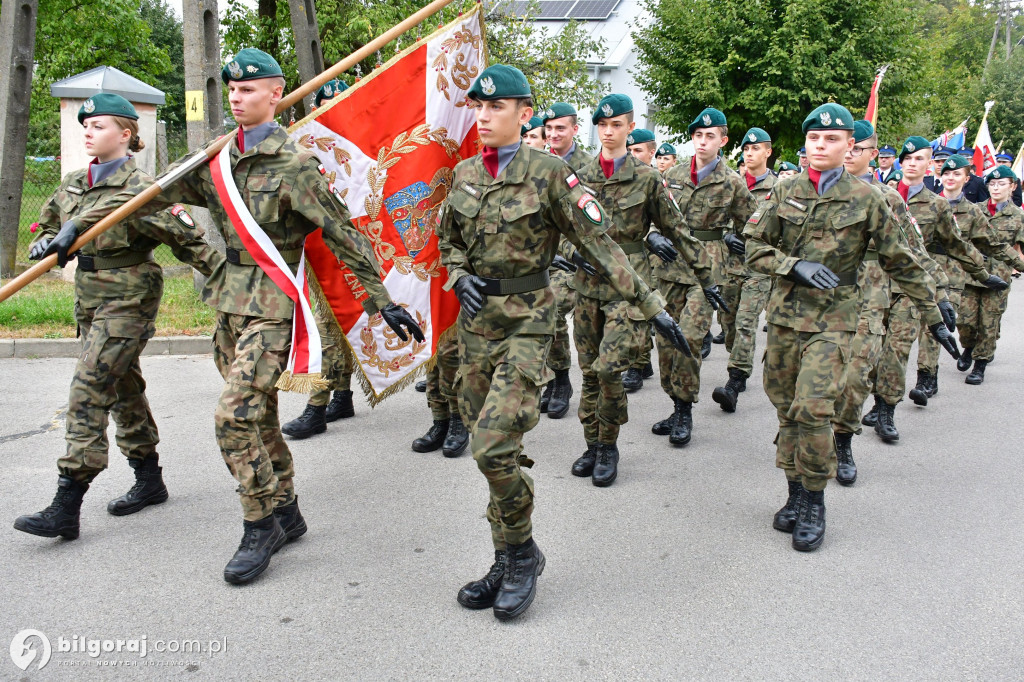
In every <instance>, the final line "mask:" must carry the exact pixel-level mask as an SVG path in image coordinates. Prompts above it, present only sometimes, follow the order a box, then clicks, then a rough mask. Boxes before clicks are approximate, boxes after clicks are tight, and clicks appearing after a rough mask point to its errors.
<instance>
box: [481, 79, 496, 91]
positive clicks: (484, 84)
mask: <svg viewBox="0 0 1024 682" xmlns="http://www.w3.org/2000/svg"><path fill="white" fill-rule="evenodd" d="M480 89H481V90H483V91H484V94H485V95H493V94H494V91H495V90H496V89H497V88H496V87H495V86H494V79H492V78H491V77H490V76H488V77H487V78H484V79H483V80H482V81H480Z"/></svg>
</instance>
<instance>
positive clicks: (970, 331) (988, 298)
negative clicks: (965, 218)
mask: <svg viewBox="0 0 1024 682" xmlns="http://www.w3.org/2000/svg"><path fill="white" fill-rule="evenodd" d="M970 239H971V241H972V243H973V244H974V245H975V246H976V247H977V248H978V250H979V251H981V253H982V254H983V255H984V257H985V259H986V262H987V263H988V265H989V266H990V267H991V268H992V273H993V274H995V275H999V277H1001V278H1002V279H1003V280H1004V281H1006V282H1009V281H1011V279H1010V276H1011V274H1012V273H1013V270H1014V268H1016V269H1017V270H1021V271H1024V262H1022V260H1021V257H1020V254H1019V253H1017V250H1016V249H1014V248H1013V247H1014V246H1015V245H1018V244H1022V245H1024V211H1021V209H1020V208H1018V207H1017V206H1014V205H1013V202H1012V201H1007V202H1006V203H1005V205H1003V206H1002V207H1001V208H1000V209H999V210H998V211H996V213H995V215H993V216H991V217H990V218H989V219H988V229H981V225H980V224H979V225H977V231H972V232H971V233H970ZM967 285H968V286H967V288H966V289H965V290H964V297H963V301H962V303H961V309H962V315H961V317H960V323H959V329H960V340H961V343H962V344H963V346H964V348H973V350H972V355H973V357H974V359H975V360H976V361H977V360H981V361H984V362H988V361H990V360H991V359H992V358H993V357H994V356H995V352H996V340H997V339H998V338H999V325H1000V322H1001V320H1002V317H1003V313H1005V312H1006V303H1007V300H1008V298H1009V294H1010V290H1009V289H1004V290H1003V291H992V290H991V289H986V288H982V287H981V286H980V285H977V284H975V283H974V282H968V283H967Z"/></svg>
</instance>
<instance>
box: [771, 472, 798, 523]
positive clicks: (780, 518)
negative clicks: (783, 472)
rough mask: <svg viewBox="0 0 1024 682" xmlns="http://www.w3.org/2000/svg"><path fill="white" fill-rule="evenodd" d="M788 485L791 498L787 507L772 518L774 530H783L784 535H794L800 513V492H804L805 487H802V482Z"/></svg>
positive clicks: (789, 482) (790, 482)
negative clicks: (794, 527)
mask: <svg viewBox="0 0 1024 682" xmlns="http://www.w3.org/2000/svg"><path fill="white" fill-rule="evenodd" d="M786 483H788V484H789V498H788V499H787V500H786V506H784V507H783V508H782V509H780V510H779V511H777V512H775V516H774V517H773V518H772V528H774V529H775V530H781V531H782V532H783V533H792V532H793V526H795V525H796V517H797V514H799V512H800V491H801V490H803V486H802V485H800V481H786Z"/></svg>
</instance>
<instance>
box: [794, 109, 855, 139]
mask: <svg viewBox="0 0 1024 682" xmlns="http://www.w3.org/2000/svg"><path fill="white" fill-rule="evenodd" d="M801 129H802V130H803V132H804V133H805V134H806V133H807V131H808V130H849V131H851V132H852V131H853V114H851V113H850V110H849V109H847V108H846V107H844V106H843V105H842V104H836V103H835V102H829V103H827V104H822V105H821V106H820V107H818V108H817V109H815V110H814V111H812V112H811V113H809V114H807V118H805V119H804V124H803V126H801Z"/></svg>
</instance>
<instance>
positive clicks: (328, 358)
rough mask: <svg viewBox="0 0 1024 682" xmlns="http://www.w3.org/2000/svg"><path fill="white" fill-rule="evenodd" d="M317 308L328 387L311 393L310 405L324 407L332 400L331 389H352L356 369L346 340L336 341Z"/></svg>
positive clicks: (315, 314) (323, 365)
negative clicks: (353, 374)
mask: <svg viewBox="0 0 1024 682" xmlns="http://www.w3.org/2000/svg"><path fill="white" fill-rule="evenodd" d="M325 314H328V315H329V314H330V313H323V312H321V311H320V310H319V309H318V310H316V312H315V313H314V316H315V317H316V328H317V329H318V330H320V341H321V343H322V344H323V347H322V350H323V362H322V365H321V366H322V367H323V375H324V378H325V379H327V388H325V389H323V390H322V391H314V392H313V393H311V394H310V395H309V402H308V404H309V405H313V406H316V407H322V406H324V405H327V404H328V403H330V402H331V391H351V390H352V372H354V371H355V358H354V357H353V356H352V350H351V349H350V348H349V347H348V344H347V343H345V342H344V341H340V342H339V341H336V340H335V338H334V334H332V333H331V331H330V330H329V329H328V326H327V322H326V320H324V315H325Z"/></svg>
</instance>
